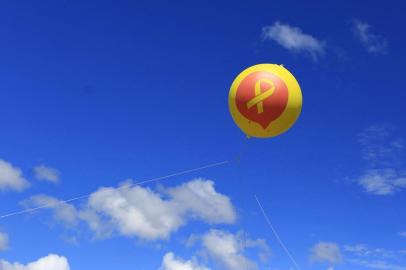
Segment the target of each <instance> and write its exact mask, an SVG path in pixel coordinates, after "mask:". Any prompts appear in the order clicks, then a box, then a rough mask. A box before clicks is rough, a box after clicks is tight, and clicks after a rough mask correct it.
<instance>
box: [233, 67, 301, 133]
mask: <svg viewBox="0 0 406 270" xmlns="http://www.w3.org/2000/svg"><path fill="white" fill-rule="evenodd" d="M228 105H229V109H230V113H231V115H232V117H233V119H234V122H235V123H236V124H237V126H238V127H239V128H240V129H241V130H242V131H243V132H244V133H245V134H247V135H248V136H250V137H251V136H252V137H259V138H269V137H274V136H278V135H280V134H282V133H283V132H285V131H287V130H288V129H289V128H290V127H292V125H293V124H294V123H295V122H296V120H297V118H298V117H299V115H300V112H301V111H302V91H301V90H300V86H299V83H298V82H297V80H296V79H295V77H294V76H293V75H292V74H291V73H290V72H289V71H288V70H287V69H286V68H284V67H283V66H282V65H275V64H260V65H255V66H252V67H249V68H247V69H245V70H244V71H243V72H241V73H240V74H239V75H238V76H237V77H236V78H235V79H234V81H233V83H232V85H231V88H230V92H229V96H228Z"/></svg>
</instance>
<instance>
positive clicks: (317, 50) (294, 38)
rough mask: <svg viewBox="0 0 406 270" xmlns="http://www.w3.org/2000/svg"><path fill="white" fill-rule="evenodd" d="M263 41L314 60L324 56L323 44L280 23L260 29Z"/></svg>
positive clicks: (296, 29)
mask: <svg viewBox="0 0 406 270" xmlns="http://www.w3.org/2000/svg"><path fill="white" fill-rule="evenodd" d="M262 38H263V40H273V41H275V42H276V43H278V44H279V45H281V46H282V47H284V48H285V49H287V50H289V51H292V52H303V53H307V54H309V55H311V57H312V58H313V59H314V60H316V59H317V58H318V57H319V56H320V55H322V54H324V48H325V42H323V41H321V40H318V39H317V38H315V37H313V36H312V35H309V34H305V33H304V32H303V31H302V30H301V29H300V28H298V27H294V26H290V25H289V24H284V23H281V22H275V23H274V24H273V25H269V26H264V27H263V28H262Z"/></svg>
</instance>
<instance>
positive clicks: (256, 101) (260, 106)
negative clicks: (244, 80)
mask: <svg viewBox="0 0 406 270" xmlns="http://www.w3.org/2000/svg"><path fill="white" fill-rule="evenodd" d="M261 83H266V84H269V85H270V86H271V87H270V88H268V89H267V90H266V91H265V92H262V89H261ZM274 92H275V84H274V82H273V81H271V80H269V79H259V80H258V81H256V82H255V97H254V98H253V99H251V100H250V101H248V102H247V108H248V109H251V108H252V107H254V106H257V111H258V113H263V112H264V103H263V102H264V100H265V99H267V98H269V97H270V96H272V94H273V93H274Z"/></svg>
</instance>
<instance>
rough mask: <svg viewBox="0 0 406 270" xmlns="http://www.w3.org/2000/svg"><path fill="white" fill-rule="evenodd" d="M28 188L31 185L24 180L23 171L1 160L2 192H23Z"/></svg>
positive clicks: (0, 189) (0, 179) (0, 184)
mask: <svg viewBox="0 0 406 270" xmlns="http://www.w3.org/2000/svg"><path fill="white" fill-rule="evenodd" d="M28 186H29V183H28V181H27V180H26V179H25V178H24V176H23V173H22V171H21V169H19V168H17V167H14V166H13V165H12V164H11V163H9V162H7V161H5V160H3V159H0V191H5V190H13V191H23V190H25V189H26V188H28Z"/></svg>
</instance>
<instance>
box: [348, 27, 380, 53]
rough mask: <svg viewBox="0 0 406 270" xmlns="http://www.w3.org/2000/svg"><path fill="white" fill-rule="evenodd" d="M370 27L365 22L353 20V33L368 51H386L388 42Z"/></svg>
mask: <svg viewBox="0 0 406 270" xmlns="http://www.w3.org/2000/svg"><path fill="white" fill-rule="evenodd" d="M371 28H372V27H371V25H370V24H369V23H367V22H363V21H360V20H354V21H353V25H352V30H353V33H354V35H355V37H356V38H357V40H358V41H359V42H360V43H361V44H362V45H363V46H364V47H365V49H366V50H367V51H368V52H369V53H384V52H386V50H387V45H388V42H387V41H386V40H385V39H384V38H383V37H381V36H379V35H376V34H374V33H372V31H371Z"/></svg>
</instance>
